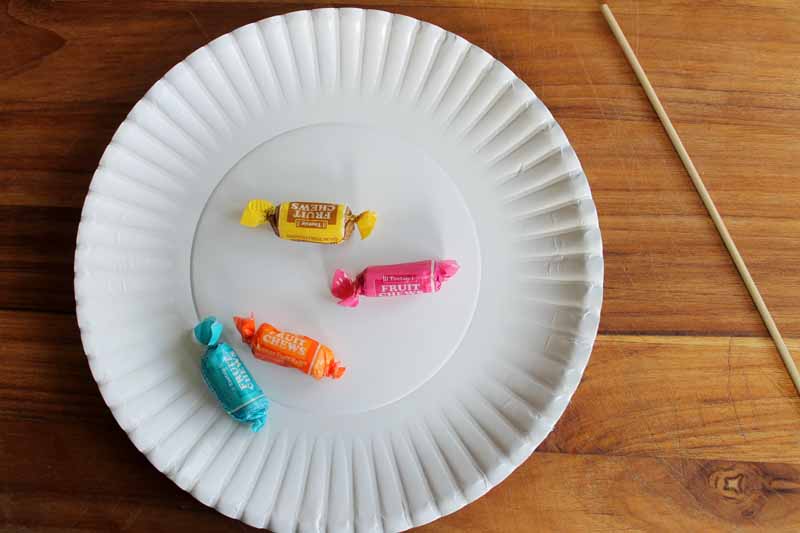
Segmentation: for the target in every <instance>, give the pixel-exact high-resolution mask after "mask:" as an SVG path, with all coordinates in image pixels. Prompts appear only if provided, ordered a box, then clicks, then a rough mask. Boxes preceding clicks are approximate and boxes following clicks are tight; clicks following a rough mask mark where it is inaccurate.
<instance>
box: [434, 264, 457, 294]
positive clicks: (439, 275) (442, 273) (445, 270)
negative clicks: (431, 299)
mask: <svg viewBox="0 0 800 533" xmlns="http://www.w3.org/2000/svg"><path fill="white" fill-rule="evenodd" d="M459 268H461V267H460V266H459V264H458V261H455V260H453V259H445V260H443V261H436V269H435V270H436V271H435V273H434V275H435V277H436V279H435V283H436V290H437V291H438V290H439V289H441V288H442V283H444V282H445V281H447V280H448V279H450V278H452V277H453V276H455V275H456V272H458V269H459Z"/></svg>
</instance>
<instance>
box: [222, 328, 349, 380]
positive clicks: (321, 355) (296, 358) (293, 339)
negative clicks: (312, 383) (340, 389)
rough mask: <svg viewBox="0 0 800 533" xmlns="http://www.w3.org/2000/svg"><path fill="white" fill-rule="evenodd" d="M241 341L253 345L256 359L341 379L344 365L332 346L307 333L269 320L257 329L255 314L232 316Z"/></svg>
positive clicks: (311, 374)
mask: <svg viewBox="0 0 800 533" xmlns="http://www.w3.org/2000/svg"><path fill="white" fill-rule="evenodd" d="M233 321H234V322H235V323H236V329H237V330H238V331H239V334H240V335H241V336H242V342H244V343H245V344H247V345H249V346H250V349H251V350H252V352H253V356H255V358H256V359H261V360H262V361H267V362H269V363H275V364H276V365H281V366H285V367H289V368H296V369H297V370H300V371H301V372H304V373H306V374H309V375H310V376H311V377H313V378H314V379H322V378H333V379H339V378H340V377H342V376H343V375H344V373H345V370H346V369H345V367H343V366H341V365H340V363H339V361H337V360H335V359H334V356H333V350H331V349H330V348H328V347H327V346H325V345H324V344H320V342H319V341H317V340H314V339H312V338H310V337H306V336H305V335H297V334H296V333H290V332H288V331H281V330H279V329H278V328H276V327H275V326H273V325H271V324H267V323H266V322H265V323H263V324H261V325H260V326H258V329H256V321H255V319H254V318H253V316H252V315H251V316H249V317H241V316H235V317H233Z"/></svg>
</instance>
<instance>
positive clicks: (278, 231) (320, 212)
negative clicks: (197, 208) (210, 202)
mask: <svg viewBox="0 0 800 533" xmlns="http://www.w3.org/2000/svg"><path fill="white" fill-rule="evenodd" d="M376 221H377V215H376V214H375V212H374V211H364V212H363V213H361V214H359V215H354V214H353V212H352V211H351V210H350V208H349V207H347V206H346V205H344V204H330V203H324V202H284V203H282V204H278V205H277V206H276V205H273V204H272V203H271V202H268V201H267V200H250V202H248V204H247V207H245V208H244V211H243V212H242V218H241V220H240V223H241V224H242V225H243V226H247V227H250V228H255V227H258V226H261V225H264V224H267V223H269V225H270V226H271V227H272V231H273V232H274V233H275V235H277V236H278V237H280V238H281V239H287V240H290V241H304V242H316V243H321V244H339V243H341V242H343V241H345V240H347V239H349V238H350V235H351V234H352V233H353V228H354V227H357V228H358V232H359V234H360V235H361V238H362V239H366V238H367V237H369V235H370V233H372V228H373V227H374V226H375V222H376Z"/></svg>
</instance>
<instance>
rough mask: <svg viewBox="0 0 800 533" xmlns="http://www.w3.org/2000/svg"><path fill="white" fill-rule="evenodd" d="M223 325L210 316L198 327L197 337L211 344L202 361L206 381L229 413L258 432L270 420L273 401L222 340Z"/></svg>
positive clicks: (195, 330)
mask: <svg viewBox="0 0 800 533" xmlns="http://www.w3.org/2000/svg"><path fill="white" fill-rule="evenodd" d="M220 335H222V324H221V323H220V322H218V321H217V320H216V319H215V318H214V317H208V318H206V319H204V320H203V321H202V322H200V323H199V324H198V325H197V326H195V328H194V336H195V338H196V339H197V340H198V341H199V342H200V343H201V344H204V345H206V346H208V349H207V350H206V353H205V354H204V355H203V358H202V359H201V360H200V370H201V373H202V375H203V381H205V382H206V385H208V388H209V389H211V391H212V392H213V393H214V395H215V396H216V397H217V400H218V401H219V403H220V404H221V405H222V407H223V409H225V412H226V413H228V414H229V415H230V416H231V417H232V418H233V419H235V420H237V421H239V422H245V423H249V424H250V429H252V430H253V431H258V430H260V429H261V428H262V427H264V424H265V423H266V421H267V410H268V409H269V400H267V398H266V397H265V396H264V392H263V391H262V390H261V387H259V386H258V383H256V380H255V379H253V376H252V375H251V374H250V371H249V370H247V367H246V366H245V365H244V363H243V362H242V360H241V359H239V356H238V355H237V354H236V352H235V351H233V348H231V347H230V346H228V345H227V344H225V343H220V342H219V338H220Z"/></svg>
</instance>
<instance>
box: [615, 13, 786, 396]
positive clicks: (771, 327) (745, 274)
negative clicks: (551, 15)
mask: <svg viewBox="0 0 800 533" xmlns="http://www.w3.org/2000/svg"><path fill="white" fill-rule="evenodd" d="M600 9H601V11H602V12H603V16H604V17H605V19H606V22H607V23H608V26H609V28H611V33H613V34H614V37H615V38H616V39H617V42H618V43H619V45H620V46H621V47H622V51H623V52H624V53H625V57H626V58H627V59H628V63H630V65H631V68H633V72H634V73H635V74H636V77H637V78H638V79H639V83H640V84H641V85H642V89H644V92H645V94H646V95H647V98H648V100H650V104H651V105H652V106H653V109H654V110H655V112H656V115H658V118H659V119H660V120H661V124H662V125H663V126H664V129H665V130H666V132H667V136H669V140H670V141H672V145H673V146H674V147H675V151H676V152H678V156H680V158H681V161H683V166H684V167H686V172H688V173H689V177H690V178H691V179H692V183H693V184H694V188H695V189H696V190H697V194H699V195H700V199H701V200H702V201H703V205H705V206H706V210H707V211H708V214H709V215H710V216H711V220H713V221H714V225H715V226H716V227H717V231H718V232H719V234H720V237H722V242H723V243H725V248H727V249H728V253H729V254H730V255H731V259H733V264H734V265H736V269H737V270H738V271H739V275H740V276H741V277H742V281H744V285H745V287H747V291H748V292H749V293H750V297H751V298H752V299H753V303H755V304H756V309H758V312H759V314H760V315H761V318H762V319H763V320H764V325H766V326H767V330H768V331H769V334H770V336H772V340H773V341H774V342H775V346H776V347H777V348H778V353H780V355H781V359H783V364H784V365H786V370H787V371H788V372H789V377H790V378H792V382H793V383H794V386H795V388H796V389H797V392H798V394H800V373H799V372H798V371H797V366H795V364H794V360H793V359H792V355H791V354H790V353H789V348H787V347H786V343H785V342H784V341H783V337H781V332H780V331H779V330H778V326H777V325H776V324H775V320H773V318H772V315H771V314H770V312H769V309H767V304H766V303H764V299H763V298H762V297H761V293H760V292H759V291H758V287H757V286H756V283H755V281H753V277H752V276H751V275H750V272H749V271H748V270H747V265H745V262H744V259H742V254H740V253H739V249H738V248H737V247H736V244H735V243H734V242H733V238H732V237H731V234H730V233H728V228H727V227H725V222H723V220H722V217H721V216H720V214H719V211H717V207H716V206H715V205H714V200H712V199H711V195H709V194H708V190H707V189H706V186H705V184H704V183H703V180H702V178H700V174H699V173H698V172H697V169H696V168H695V166H694V163H692V159H691V158H690V157H689V153H688V152H687V151H686V148H684V146H683V143H682V142H681V138H680V137H679V136H678V132H677V131H675V127H674V126H673V125H672V121H671V120H670V119H669V116H667V112H666V111H665V110H664V106H662V105H661V101H660V100H659V99H658V96H657V95H656V91H655V90H654V89H653V86H652V85H651V84H650V80H649V79H647V74H645V72H644V69H643V68H642V65H640V64H639V60H638V59H637V58H636V54H635V53H634V51H633V49H632V48H631V45H630V44H629V43H628V39H626V38H625V34H624V33H622V28H620V27H619V24H617V19H615V18H614V14H613V13H612V12H611V8H610V7H608V4H603V5H602V7H601V8H600Z"/></svg>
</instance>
